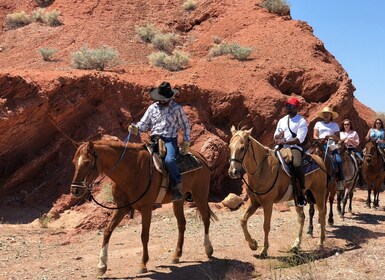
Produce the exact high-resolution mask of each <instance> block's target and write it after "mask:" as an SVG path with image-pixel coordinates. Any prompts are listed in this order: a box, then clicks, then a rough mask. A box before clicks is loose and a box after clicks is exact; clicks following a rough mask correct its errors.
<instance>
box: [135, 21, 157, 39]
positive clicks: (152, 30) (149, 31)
mask: <svg viewBox="0 0 385 280" xmlns="http://www.w3.org/2000/svg"><path fill="white" fill-rule="evenodd" d="M135 31H136V34H137V35H138V36H139V38H140V39H141V40H142V41H143V42H146V43H151V42H152V39H153V38H154V37H155V35H156V34H158V33H159V30H158V29H157V28H156V27H155V26H154V25H153V24H152V23H149V22H147V23H146V24H145V25H143V26H137V27H136V28H135Z"/></svg>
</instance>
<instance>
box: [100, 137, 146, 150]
mask: <svg viewBox="0 0 385 280" xmlns="http://www.w3.org/2000/svg"><path fill="white" fill-rule="evenodd" d="M93 143H94V144H95V145H106V146H109V147H111V148H125V147H126V145H127V149H131V150H141V149H143V148H144V144H143V143H130V142H129V143H127V144H126V143H124V142H122V141H112V140H105V139H101V140H96V141H93Z"/></svg>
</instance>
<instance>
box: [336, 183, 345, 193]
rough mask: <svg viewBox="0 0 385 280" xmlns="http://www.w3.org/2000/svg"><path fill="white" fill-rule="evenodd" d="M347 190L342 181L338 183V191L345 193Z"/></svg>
mask: <svg viewBox="0 0 385 280" xmlns="http://www.w3.org/2000/svg"><path fill="white" fill-rule="evenodd" d="M344 189H345V187H344V185H343V183H342V182H341V181H338V182H337V184H336V191H343V190H344Z"/></svg>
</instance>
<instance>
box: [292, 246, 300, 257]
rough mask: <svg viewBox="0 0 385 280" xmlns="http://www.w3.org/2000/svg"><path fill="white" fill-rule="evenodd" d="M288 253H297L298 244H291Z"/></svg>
mask: <svg viewBox="0 0 385 280" xmlns="http://www.w3.org/2000/svg"><path fill="white" fill-rule="evenodd" d="M290 253H292V254H295V255H298V253H299V248H298V246H293V247H291V249H290Z"/></svg>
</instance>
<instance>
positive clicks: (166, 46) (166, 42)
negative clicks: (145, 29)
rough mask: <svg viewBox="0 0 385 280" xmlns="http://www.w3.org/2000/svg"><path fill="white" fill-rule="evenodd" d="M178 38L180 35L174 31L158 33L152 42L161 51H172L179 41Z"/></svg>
mask: <svg viewBox="0 0 385 280" xmlns="http://www.w3.org/2000/svg"><path fill="white" fill-rule="evenodd" d="M178 40H179V36H178V35H176V34H174V33H165V34H162V33H158V34H155V36H154V38H153V39H152V41H151V43H152V45H153V46H154V47H155V48H156V49H158V50H160V51H165V52H171V51H172V50H173V49H174V47H175V45H176V44H177V43H178Z"/></svg>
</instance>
